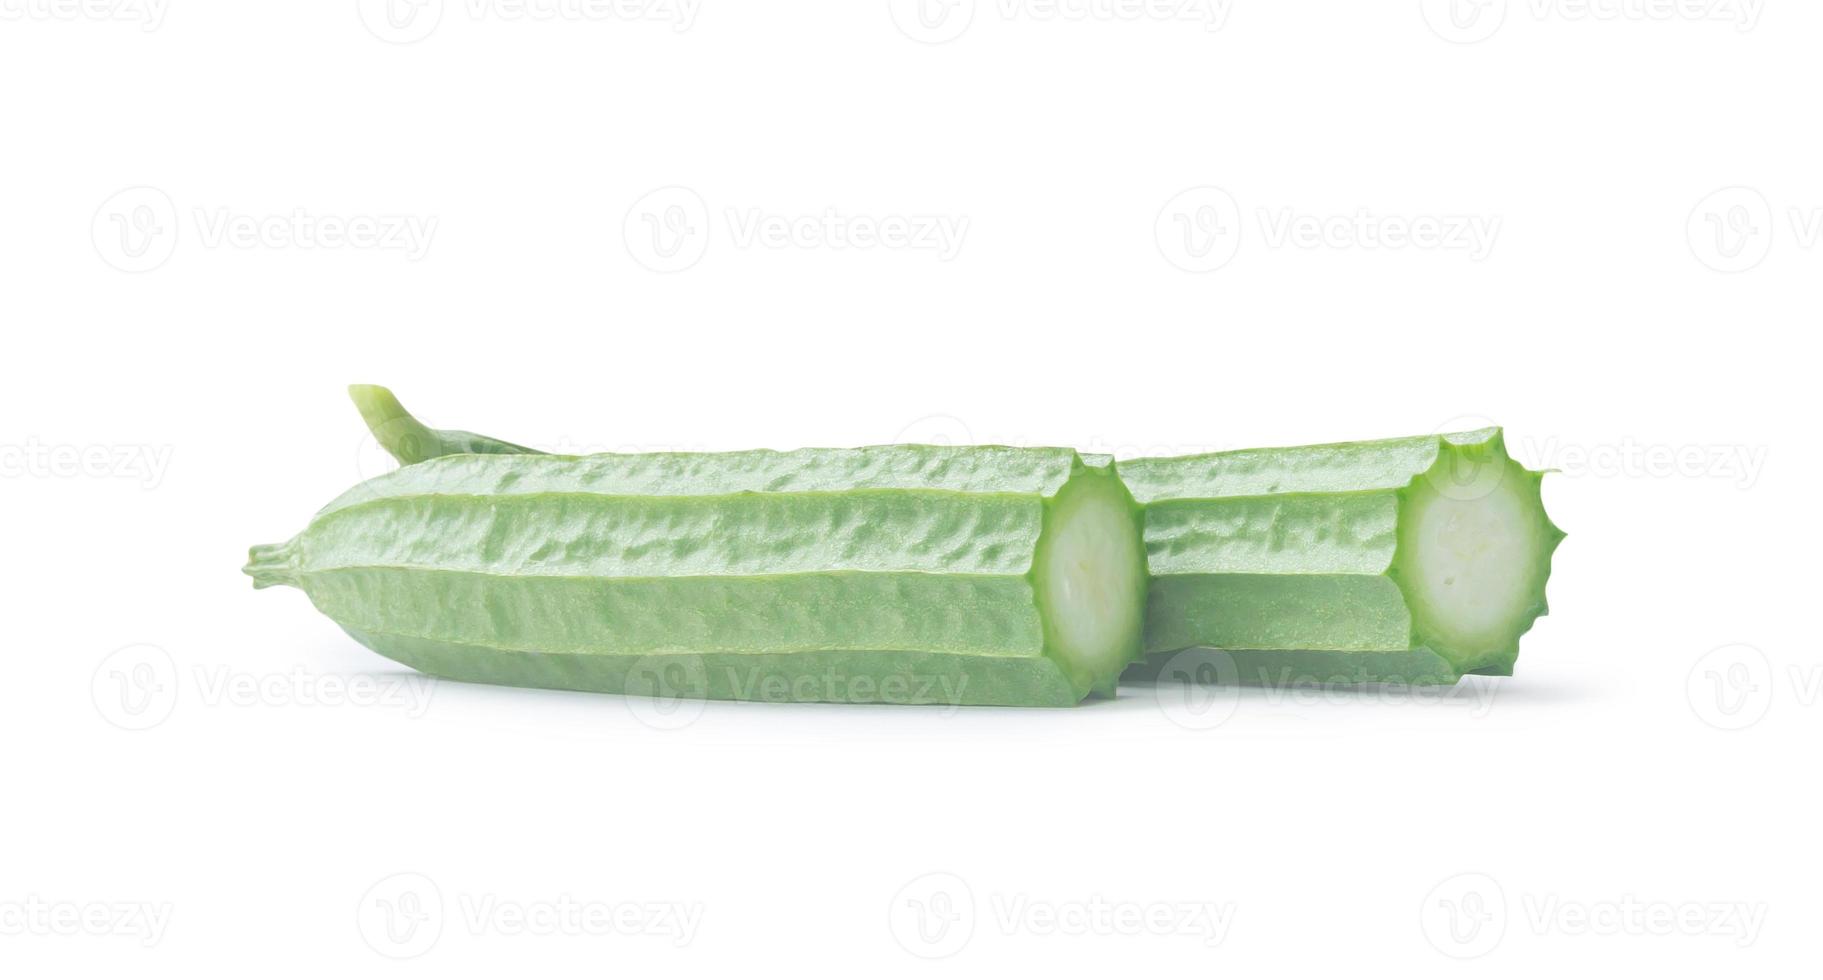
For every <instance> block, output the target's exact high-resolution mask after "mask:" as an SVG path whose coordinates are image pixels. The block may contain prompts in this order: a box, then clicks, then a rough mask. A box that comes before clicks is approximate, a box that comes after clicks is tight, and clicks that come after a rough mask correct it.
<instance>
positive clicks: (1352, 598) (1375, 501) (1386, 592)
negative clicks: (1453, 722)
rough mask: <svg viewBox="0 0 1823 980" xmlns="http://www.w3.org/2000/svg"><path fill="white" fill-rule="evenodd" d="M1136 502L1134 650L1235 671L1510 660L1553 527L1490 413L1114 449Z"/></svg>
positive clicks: (1152, 668)
mask: <svg viewBox="0 0 1823 980" xmlns="http://www.w3.org/2000/svg"><path fill="white" fill-rule="evenodd" d="M1120 473H1121V476H1122V478H1123V479H1124V480H1125V481H1126V484H1127V486H1128V488H1129V489H1130V490H1131V491H1132V493H1133V496H1134V498H1135V499H1136V500H1138V501H1139V502H1140V503H1141V504H1142V505H1143V507H1144V511H1145V542H1146V555H1147V561H1148V565H1149V568H1150V572H1151V576H1152V578H1151V589H1150V594H1149V597H1148V604H1147V611H1146V638H1145V645H1146V651H1147V654H1148V657H1149V659H1148V663H1147V664H1146V665H1143V666H1139V667H1135V668H1134V671H1133V674H1134V675H1136V676H1145V675H1147V674H1153V675H1156V673H1157V672H1158V670H1159V669H1160V668H1161V666H1162V665H1163V663H1164V662H1166V660H1167V659H1168V657H1167V656H1166V655H1168V654H1170V653H1172V652H1174V651H1179V650H1184V649H1187V648H1192V647H1213V648H1218V649H1220V650H1222V651H1226V652H1228V654H1229V657H1230V662H1231V663H1232V664H1233V666H1234V668H1235V670H1236V673H1237V675H1238V679H1239V680H1240V681H1241V682H1243V683H1266V684H1272V683H1275V679H1276V680H1278V681H1284V680H1300V679H1315V680H1318V681H1328V680H1339V681H1347V682H1355V683H1360V682H1399V683H1411V684H1432V683H1453V682H1454V681H1455V680H1457V679H1458V677H1459V676H1460V675H1462V674H1470V673H1473V674H1496V675H1505V674H1511V673H1512V671H1513V663H1514V660H1515V659H1516V658H1517V657H1518V654H1519V637H1520V635H1521V634H1523V633H1525V632H1526V631H1527V630H1528V629H1530V628H1531V626H1532V623H1533V621H1534V620H1535V619H1537V617H1539V616H1541V615H1543V614H1544V613H1545V611H1546V606H1545V581H1546V579H1547V578H1548V577H1549V576H1550V571H1551V555H1552V552H1553V551H1554V550H1555V549H1556V547H1557V543H1558V542H1559V541H1560V540H1562V539H1563V536H1564V535H1563V532H1562V531H1560V530H1558V528H1557V527H1556V526H1555V525H1554V524H1552V523H1551V520H1550V518H1549V517H1547V516H1546V515H1545V512H1544V506H1543V502H1542V500H1541V499H1540V495H1539V486H1540V481H1541V479H1542V476H1543V474H1542V473H1538V472H1533V471H1530V470H1527V469H1525V468H1524V467H1522V466H1520V465H1519V464H1518V463H1516V462H1514V461H1513V460H1512V459H1510V458H1509V457H1508V456H1507V453H1506V449H1505V446H1504V444H1503V443H1502V440H1501V436H1500V431H1499V430H1498V429H1482V430H1478V431H1475V432H1463V433H1455V434H1450V435H1430V436H1418V437H1414V438H1407V439H1388V440H1383V441H1378V442H1358V443H1343V444H1337V445H1327V446H1301V447H1295V448H1289V449H1247V450H1239V451H1234V452H1221V453H1212V454H1207V455H1201V456H1187V457H1177V458H1165V459H1140V460H1131V461H1128V462H1124V463H1122V464H1121V466H1120Z"/></svg>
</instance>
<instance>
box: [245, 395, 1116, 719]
mask: <svg viewBox="0 0 1823 980" xmlns="http://www.w3.org/2000/svg"><path fill="white" fill-rule="evenodd" d="M352 394H353V395H354V397H355V400H356V402H357V404H358V405H359V406H360V407H361V409H362V413H363V415H364V417H365V418H366V419H367V421H368V423H369V424H370V426H372V427H373V430H374V434H375V436H376V438H378V439H379V441H380V442H381V444H382V445H383V446H385V447H386V448H387V449H388V450H389V451H392V452H393V453H394V454H395V455H397V456H399V458H400V459H401V461H403V462H406V463H407V464H408V465H405V466H403V467H402V468H400V469H398V470H396V471H394V472H391V473H387V474H384V475H382V476H379V477H376V478H374V479H371V480H368V481H366V482H364V483H362V484H360V485H359V486H357V487H355V488H354V489H352V490H350V491H348V492H347V493H345V494H343V495H342V496H341V497H340V498H338V499H336V500H335V501H333V502H332V503H330V504H329V505H328V506H327V507H325V508H323V510H322V511H320V512H319V513H318V514H317V515H316V516H315V517H314V518H313V519H312V520H311V522H310V524H309V526H308V527H306V528H305V529H304V530H303V531H302V532H301V533H299V534H298V535H297V536H296V537H294V538H293V539H291V540H290V541H288V542H286V543H285V544H280V545H264V546H258V547H255V548H254V549H252V555H251V561H250V563H249V564H248V566H247V568H246V571H247V573H248V574H249V575H251V576H252V577H253V581H254V585H255V586H256V587H259V588H264V587H267V586H273V585H290V586H294V587H297V588H299V589H302V590H303V591H304V592H305V593H306V594H307V595H308V596H309V597H310V600H311V602H312V603H313V604H315V606H316V607H317V609H319V610H320V611H322V612H323V613H324V614H325V615H327V616H329V617H330V618H331V619H333V620H334V621H335V622H336V623H338V624H339V625H340V626H341V627H342V628H343V629H344V630H346V631H347V632H348V633H349V634H350V635H351V636H353V637H354V638H355V639H356V640H357V641H359V642H360V643H362V644H364V645H366V646H368V647H369V648H371V649H373V650H374V651H376V652H378V653H380V654H382V655H384V656H387V657H390V658H392V659H393V660H396V661H399V662H400V663H404V664H406V665H409V666H411V667H414V668H417V669H419V670H422V671H424V672H426V673H429V674H433V675H437V676H441V677H447V678H451V679H455V680H462V681H477V682H485V683H495V684H509V685H517V686H529V687H548V688H562V689H573V690H584V691H603V692H612V693H632V694H657V695H666V696H674V697H702V698H712V699H739V700H762V701H835V702H893V703H920V704H999V705H1032V706H1053V705H1055V706H1061V705H1070V704H1075V703H1076V702H1078V701H1080V700H1081V699H1082V698H1084V697H1085V696H1087V695H1089V694H1090V693H1099V694H1104V695H1106V694H1112V693H1113V691H1114V687H1115V683H1116V680H1117V678H1118V676H1119V674H1120V672H1121V669H1122V668H1123V667H1125V666H1126V665H1127V664H1128V663H1129V662H1131V661H1132V660H1134V659H1135V658H1137V657H1138V656H1139V655H1140V649H1141V647H1140V643H1141V629H1142V626H1143V617H1144V609H1145V590H1146V573H1145V557H1144V551H1143V545H1142V543H1141V539H1140V515H1139V508H1138V507H1137V505H1136V504H1135V503H1134V502H1133V500H1132V497H1131V496H1130V495H1129V494H1128V493H1127V491H1126V488H1125V487H1124V485H1123V484H1122V483H1121V482H1120V479H1119V478H1118V476H1117V475H1116V474H1115V472H1114V470H1113V466H1112V461H1111V460H1107V459H1105V458H1094V459H1090V460H1084V458H1083V457H1081V456H1078V455H1077V454H1076V453H1075V452H1074V451H1072V450H1069V449H1016V448H1008V447H995V446H965V447H945V446H877V447H871V448H864V449H805V450H797V451H791V452H774V451H752V452H728V453H654V454H602V455H592V456H555V455H542V454H530V453H531V451H530V450H524V449H523V448H522V447H517V446H514V445H512V444H511V443H505V442H502V441H500V440H494V439H490V438H488V437H484V436H475V435H473V434H470V433H449V432H438V431H437V430H431V429H428V428H426V427H424V426H422V425H420V424H418V423H417V422H416V420H413V419H411V418H410V416H409V415H408V414H406V413H405V411H404V409H403V408H402V407H400V406H399V405H398V402H397V400H396V399H394V398H392V397H391V394H390V392H386V391H385V389H380V388H374V387H372V386H358V387H357V388H355V389H353V390H352ZM427 434H428V435H427Z"/></svg>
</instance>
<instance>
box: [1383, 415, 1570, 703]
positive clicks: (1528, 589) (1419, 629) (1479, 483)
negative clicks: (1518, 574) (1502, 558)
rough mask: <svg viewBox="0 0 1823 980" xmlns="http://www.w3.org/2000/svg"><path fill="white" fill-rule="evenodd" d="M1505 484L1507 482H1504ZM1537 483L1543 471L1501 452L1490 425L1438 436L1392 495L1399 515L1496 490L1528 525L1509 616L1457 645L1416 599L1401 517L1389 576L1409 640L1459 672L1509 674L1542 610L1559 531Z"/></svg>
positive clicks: (1500, 439)
mask: <svg viewBox="0 0 1823 980" xmlns="http://www.w3.org/2000/svg"><path fill="white" fill-rule="evenodd" d="M1508 481H1515V482H1513V483H1511V484H1510V485H1509V484H1508ZM1543 481H1544V472H1543V471H1539V470H1529V469H1526V468H1525V467H1524V466H1522V465H1520V463H1519V462H1518V461H1516V460H1514V459H1513V458H1512V456H1511V455H1509V454H1508V453H1507V450H1506V441H1505V438H1504V436H1503V433H1502V432H1501V430H1500V429H1499V428H1498V427H1495V428H1487V429H1478V430H1475V431H1473V432H1463V433H1451V434H1448V435H1444V436H1442V437H1441V445H1440V447H1439V452H1438V456H1437V461H1436V463H1435V464H1434V465H1433V466H1432V467H1431V468H1430V469H1429V470H1427V471H1425V472H1424V473H1422V474H1419V476H1418V477H1416V478H1415V479H1413V481H1412V483H1411V485H1410V486H1407V487H1406V488H1405V489H1404V490H1402V491H1400V508H1401V511H1402V515H1403V514H1404V513H1406V512H1407V509H1408V508H1410V507H1412V506H1413V505H1414V504H1416V503H1417V501H1418V499H1419V498H1420V497H1425V496H1428V497H1429V498H1431V499H1446V500H1453V501H1455V502H1457V503H1474V502H1476V501H1480V500H1483V499H1487V498H1489V497H1491V496H1492V495H1494V494H1496V493H1498V492H1502V491H1503V489H1504V490H1505V491H1506V492H1507V493H1509V494H1511V497H1512V498H1513V499H1515V501H1516V502H1517V503H1518V504H1519V505H1520V508H1521V510H1523V511H1524V512H1525V515H1526V517H1527V518H1528V519H1529V520H1530V521H1531V522H1532V527H1531V531H1530V533H1529V534H1528V535H1526V537H1527V538H1529V540H1530V544H1531V551H1530V554H1529V564H1530V565H1531V566H1532V569H1533V574H1532V575H1531V576H1529V577H1528V578H1527V579H1526V580H1524V581H1522V582H1521V583H1519V585H1518V586H1517V589H1518V591H1517V592H1516V593H1515V594H1516V595H1517V596H1518V597H1519V599H1520V601H1521V605H1520V607H1518V608H1515V609H1514V611H1513V613H1512V614H1511V615H1510V616H1509V618H1508V620H1507V625H1506V628H1505V629H1504V630H1503V631H1502V633H1503V635H1502V636H1500V637H1499V638H1498V639H1495V638H1493V637H1488V638H1486V639H1482V640H1479V641H1467V642H1464V640H1463V639H1462V638H1460V637H1457V636H1455V635H1454V634H1455V633H1456V630H1454V629H1452V628H1450V627H1448V626H1446V624H1444V623H1443V622H1440V621H1438V619H1437V612H1436V610H1435V607H1434V606H1433V605H1432V602H1431V601H1430V600H1429V599H1426V598H1423V597H1421V596H1420V595H1419V594H1417V592H1416V590H1417V588H1418V582H1417V577H1418V576H1417V571H1418V570H1417V569H1416V568H1415V567H1414V565H1413V563H1414V562H1415V561H1417V560H1418V556H1417V555H1415V554H1414V553H1413V552H1414V550H1415V549H1414V546H1415V544H1416V542H1415V541H1414V540H1412V539H1410V538H1408V537H1407V534H1408V533H1409V531H1410V529H1409V528H1407V527H1406V519H1405V518H1404V517H1403V516H1402V518H1401V528H1402V530H1401V534H1400V542H1399V545H1398V549H1397V554H1396V556H1395V558H1394V561H1393V567H1392V568H1391V569H1390V573H1391V575H1392V577H1393V579H1394V580H1395V581H1396V582H1397V583H1398V584H1399V588H1400V591H1401V592H1403V593H1404V594H1405V596H1406V601H1407V605H1408V606H1409V607H1410V608H1411V609H1412V614H1413V622H1412V625H1413V631H1414V641H1415V643H1416V644H1418V645H1422V646H1426V647H1429V648H1430V649H1431V650H1433V651H1434V652H1436V653H1437V654H1438V655H1440V656H1442V657H1443V658H1444V659H1446V660H1448V661H1449V662H1450V663H1451V664H1453V665H1454V667H1455V668H1456V670H1457V671H1459V672H1460V673H1462V674H1482V675H1489V676H1499V677H1505V676H1509V675H1511V674H1512V673H1513V667H1514V665H1515V663H1516V662H1517V661H1518V659H1519V644H1520V639H1521V637H1523V636H1525V634H1526V633H1528V632H1530V631H1531V629H1532V627H1533V626H1534V625H1535V624H1536V623H1537V621H1538V618H1539V617H1541V616H1544V615H1546V614H1547V613H1549V612H1550V606H1549V604H1548V602H1547V601H1546V598H1545V593H1546V588H1547V586H1548V584H1549V582H1550V578H1551V559H1552V557H1553V556H1554V554H1555V553H1556V551H1557V545H1558V543H1559V542H1561V541H1562V540H1563V539H1564V532H1563V531H1562V530H1561V529H1560V528H1558V527H1557V525H1556V524H1555V523H1553V522H1552V521H1551V517H1550V515H1549V514H1548V513H1546V512H1545V509H1544V499H1543V494H1542V487H1543ZM1514 491H1516V492H1514Z"/></svg>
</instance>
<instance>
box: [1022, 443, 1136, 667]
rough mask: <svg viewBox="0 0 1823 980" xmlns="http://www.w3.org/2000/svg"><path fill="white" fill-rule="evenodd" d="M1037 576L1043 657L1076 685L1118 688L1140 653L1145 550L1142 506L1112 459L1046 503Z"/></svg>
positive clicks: (1086, 470) (1085, 470)
mask: <svg viewBox="0 0 1823 980" xmlns="http://www.w3.org/2000/svg"><path fill="white" fill-rule="evenodd" d="M1098 462H1099V461H1098ZM1034 580H1035V585H1036V588H1037V594H1038V604H1039V608H1040V609H1041V610H1042V611H1043V614H1044V623H1045V652H1046V655H1047V656H1049V657H1050V658H1051V659H1052V660H1054V661H1056V662H1057V663H1058V665H1059V666H1061V667H1062V668H1063V671H1064V673H1065V674H1066V675H1067V676H1068V677H1069V678H1070V682H1071V684H1073V685H1074V686H1075V687H1076V688H1077V690H1079V691H1083V692H1089V691H1093V692H1095V693H1098V694H1112V693H1114V686H1115V682H1116V680H1117V679H1118V678H1119V676H1120V672H1121V669H1122V668H1123V667H1125V666H1126V665H1127V664H1128V663H1131V662H1132V661H1133V660H1136V659H1138V658H1139V656H1140V653H1141V633H1142V631H1143V627H1144V622H1145V609H1146V555H1145V546H1144V543H1143V542H1142V540H1141V529H1140V516H1139V507H1138V506H1137V505H1136V504H1134V502H1133V498H1132V496H1131V495H1130V494H1128V493H1127V489H1126V487H1125V486H1124V485H1123V484H1122V483H1121V482H1120V480H1119V478H1118V477H1116V476H1115V475H1114V472H1113V467H1112V465H1105V466H1101V467H1088V466H1085V467H1081V468H1079V470H1078V472H1077V474H1076V475H1075V477H1073V478H1072V479H1071V480H1070V482H1069V483H1067V484H1065V485H1064V487H1063V489H1062V490H1061V491H1059V492H1058V494H1057V497H1056V499H1055V500H1053V501H1051V502H1050V503H1049V504H1048V505H1047V510H1046V513H1045V519H1044V533H1043V537H1042V538H1041V539H1040V541H1039V543H1038V554H1037V564H1036V567H1035V569H1034Z"/></svg>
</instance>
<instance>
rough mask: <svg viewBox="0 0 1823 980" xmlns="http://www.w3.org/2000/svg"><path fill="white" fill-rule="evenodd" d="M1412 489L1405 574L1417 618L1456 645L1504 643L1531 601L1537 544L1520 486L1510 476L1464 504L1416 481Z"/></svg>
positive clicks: (1534, 516)
mask: <svg viewBox="0 0 1823 980" xmlns="http://www.w3.org/2000/svg"><path fill="white" fill-rule="evenodd" d="M1415 489H1416V492H1415V493H1414V496H1413V499H1412V503H1411V510H1410V512H1409V514H1408V519H1409V520H1411V521H1412V522H1413V523H1412V532H1413V535H1414V536H1413V538H1412V539H1411V540H1412V544H1413V545H1414V548H1413V552H1412V561H1411V563H1410V566H1409V568H1408V572H1409V575H1410V579H1409V581H1410V585H1411V586H1412V587H1413V588H1415V590H1416V595H1415V596H1414V598H1415V599H1416V600H1417V601H1418V602H1419V603H1420V604H1421V605H1422V606H1423V609H1424V614H1425V618H1426V619H1427V620H1428V621H1429V623H1430V624H1431V625H1432V626H1433V627H1435V628H1436V629H1438V630H1439V631H1441V632H1442V633H1443V634H1445V635H1446V636H1449V637H1451V638H1453V639H1456V640H1457V641H1459V642H1465V643H1477V642H1487V643H1499V642H1503V641H1507V640H1510V639H1511V638H1512V635H1513V632H1512V631H1513V622H1514V620H1515V619H1517V618H1518V617H1519V616H1520V614H1521V613H1523V612H1525V610H1526V609H1527V608H1529V607H1530V605H1531V603H1532V596H1533V592H1534V583H1533V579H1534V577H1535V576H1536V575H1537V570H1538V549H1539V542H1540V540H1541V539H1542V535H1541V534H1540V530H1541V529H1540V528H1539V526H1538V507H1537V505H1536V504H1535V503H1534V502H1533V501H1532V500H1531V499H1530V498H1529V496H1528V495H1527V493H1526V491H1527V490H1528V489H1529V487H1528V486H1527V485H1526V481H1525V480H1523V479H1520V478H1518V474H1516V473H1515V474H1511V475H1510V476H1509V477H1508V478H1507V479H1503V480H1500V481H1498V482H1497V483H1495V485H1494V486H1493V487H1492V488H1491V489H1489V490H1488V492H1486V493H1482V494H1477V495H1473V496H1472V497H1468V498H1461V495H1447V494H1442V493H1438V492H1436V491H1435V490H1432V489H1429V488H1428V486H1427V485H1426V483H1425V482H1424V481H1422V480H1421V481H1419V482H1418V484H1417V486H1416V488H1415ZM1459 498H1461V499H1459Z"/></svg>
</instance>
